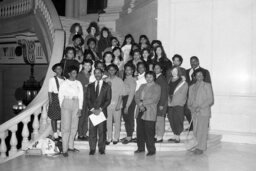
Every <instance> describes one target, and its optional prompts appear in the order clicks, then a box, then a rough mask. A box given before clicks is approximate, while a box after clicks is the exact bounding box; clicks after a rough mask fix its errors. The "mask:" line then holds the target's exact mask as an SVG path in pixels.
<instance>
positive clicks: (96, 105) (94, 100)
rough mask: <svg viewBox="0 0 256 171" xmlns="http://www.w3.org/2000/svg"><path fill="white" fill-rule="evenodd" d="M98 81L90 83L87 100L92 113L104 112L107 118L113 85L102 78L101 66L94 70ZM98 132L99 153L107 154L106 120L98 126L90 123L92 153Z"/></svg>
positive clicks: (92, 152) (91, 152) (92, 153)
mask: <svg viewBox="0 0 256 171" xmlns="http://www.w3.org/2000/svg"><path fill="white" fill-rule="evenodd" d="M94 75H95V78H96V81H95V82H93V83H91V84H89V85H88V91H87V102H88V108H89V110H90V111H91V113H90V114H95V115H99V113H100V112H103V113H104V115H105V116H106V118H107V107H108V105H109V104H110V102H111V86H110V85H109V84H107V83H106V82H104V81H103V80H102V76H103V71H102V70H101V69H99V68H96V69H95V70H94ZM97 132H98V137H99V142H98V147H99V153H100V154H105V143H106V121H104V122H102V123H100V124H99V125H97V126H93V124H92V122H91V121H90V124H89V145H90V153H89V154H90V155H94V154H95V150H96V144H97Z"/></svg>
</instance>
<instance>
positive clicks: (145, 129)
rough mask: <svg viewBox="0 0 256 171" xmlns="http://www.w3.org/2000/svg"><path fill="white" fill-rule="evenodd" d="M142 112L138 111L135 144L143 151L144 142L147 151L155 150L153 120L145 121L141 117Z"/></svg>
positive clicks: (154, 123)
mask: <svg viewBox="0 0 256 171" xmlns="http://www.w3.org/2000/svg"><path fill="white" fill-rule="evenodd" d="M142 114H143V113H139V115H138V117H137V119H136V121H137V129H136V131H137V146H138V150H141V151H144V150H145V144H146V146H147V150H148V152H156V147H155V139H154V137H155V128H156V126H155V125H156V122H155V121H145V120H142V119H141V116H142Z"/></svg>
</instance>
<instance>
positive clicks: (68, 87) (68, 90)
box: [59, 80, 84, 109]
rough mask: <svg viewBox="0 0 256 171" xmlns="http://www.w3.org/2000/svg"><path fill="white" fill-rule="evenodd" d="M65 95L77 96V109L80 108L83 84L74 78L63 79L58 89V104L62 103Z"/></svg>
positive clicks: (82, 99)
mask: <svg viewBox="0 0 256 171" xmlns="http://www.w3.org/2000/svg"><path fill="white" fill-rule="evenodd" d="M65 97H68V98H73V97H75V98H78V102H79V109H82V107H83V101H84V91H83V86H82V84H81V82H80V81H78V80H75V81H70V80H65V81H64V82H63V83H62V84H61V86H60V90H59V101H60V105H61V104H62V102H63V100H64V98H65Z"/></svg>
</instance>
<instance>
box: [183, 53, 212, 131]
mask: <svg viewBox="0 0 256 171" xmlns="http://www.w3.org/2000/svg"><path fill="white" fill-rule="evenodd" d="M190 65H191V68H190V69H187V70H186V81H187V83H188V85H189V86H191V85H192V84H194V83H196V77H195V74H194V73H195V71H196V70H197V69H199V68H200V69H201V70H202V71H203V72H204V75H205V77H204V81H205V82H207V83H210V84H211V76H210V72H209V71H208V70H207V69H204V68H202V67H200V65H199V59H198V57H196V56H192V57H191V58H190ZM184 115H185V116H186V118H187V120H188V122H191V112H190V110H189V109H188V107H187V105H185V109H184ZM189 130H193V124H192V123H191V126H190V129H189Z"/></svg>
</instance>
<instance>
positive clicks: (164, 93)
mask: <svg viewBox="0 0 256 171" xmlns="http://www.w3.org/2000/svg"><path fill="white" fill-rule="evenodd" d="M156 83H157V84H158V85H160V87H161V96H160V100H159V102H158V105H157V116H165V114H166V111H167V104H168V103H167V102H168V83H167V80H166V78H165V77H164V76H163V74H161V75H160V76H159V77H158V78H157V79H156ZM159 106H163V107H164V109H163V110H160V109H159Z"/></svg>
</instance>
